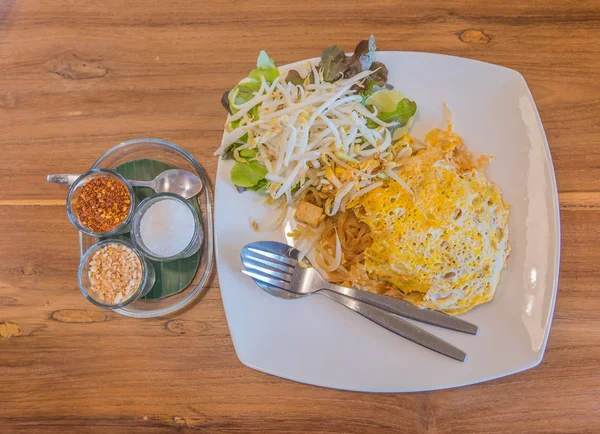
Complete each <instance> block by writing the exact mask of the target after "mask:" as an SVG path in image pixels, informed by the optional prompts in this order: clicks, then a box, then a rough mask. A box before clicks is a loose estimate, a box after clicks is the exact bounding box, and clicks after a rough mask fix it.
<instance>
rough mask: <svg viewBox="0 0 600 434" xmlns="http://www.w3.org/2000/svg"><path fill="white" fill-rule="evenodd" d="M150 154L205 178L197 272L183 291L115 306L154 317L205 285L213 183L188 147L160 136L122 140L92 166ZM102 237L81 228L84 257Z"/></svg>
mask: <svg viewBox="0 0 600 434" xmlns="http://www.w3.org/2000/svg"><path fill="white" fill-rule="evenodd" d="M143 158H150V159H154V160H159V161H163V162H165V163H168V164H170V165H172V166H174V167H176V168H178V169H184V170H188V171H190V172H192V173H195V174H197V175H198V177H199V178H200V179H201V180H202V183H203V189H202V191H201V192H200V194H198V196H197V197H196V198H197V200H198V207H199V209H200V215H199V218H200V224H201V226H202V231H203V233H204V237H202V238H203V239H202V243H201V244H202V246H201V248H200V262H199V264H198V270H197V271H196V275H195V276H194V278H193V279H192V281H191V283H190V284H189V285H188V286H187V287H186V288H185V289H184V290H183V291H181V292H179V293H177V294H174V295H172V296H170V297H166V298H163V299H159V300H144V299H142V298H139V299H137V300H135V301H134V302H132V303H130V304H128V305H127V306H124V307H122V308H118V309H115V312H118V313H120V314H122V315H125V316H129V317H134V318H152V317H156V316H162V315H167V314H169V313H171V312H174V311H176V310H178V309H181V308H182V307H184V306H186V305H187V304H189V303H190V302H191V301H192V300H193V299H194V298H195V297H196V296H198V294H200V293H201V292H202V289H203V288H204V287H205V286H206V283H207V282H208V278H209V277H210V274H211V271H212V267H213V261H214V254H213V251H214V244H213V243H214V242H213V211H212V202H211V195H210V185H209V181H208V178H207V176H206V174H205V173H204V170H203V169H202V167H200V164H198V162H197V161H196V159H195V158H194V157H193V156H192V155H191V154H190V153H189V152H187V151H186V150H185V149H183V148H181V147H179V146H177V145H176V144H174V143H170V142H167V141H164V140H159V139H135V140H128V141H126V142H123V143H120V144H118V145H117V146H115V147H113V148H112V149H109V150H108V151H106V152H105V153H104V154H103V155H102V156H101V157H100V158H98V160H97V161H96V162H95V163H94V165H93V166H92V168H93V169H99V168H105V169H112V168H114V167H116V166H118V165H120V164H123V163H126V162H128V161H132V160H138V159H143ZM98 241H99V239H98V237H96V236H88V235H86V234H84V233H83V232H81V231H80V232H79V251H80V255H81V256H82V257H83V255H84V254H85V252H86V251H87V250H88V249H89V248H90V247H91V246H92V245H94V244H95V243H96V242H98Z"/></svg>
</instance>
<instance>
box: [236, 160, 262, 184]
mask: <svg viewBox="0 0 600 434" xmlns="http://www.w3.org/2000/svg"><path fill="white" fill-rule="evenodd" d="M266 175H267V168H266V167H265V166H263V165H262V164H260V163H258V162H256V161H249V162H247V163H240V162H237V163H235V165H234V166H233V168H232V169H231V181H233V183H234V184H235V185H237V186H240V187H246V188H250V187H255V186H257V185H258V184H259V183H260V182H261V181H263V180H264V179H265V176H266Z"/></svg>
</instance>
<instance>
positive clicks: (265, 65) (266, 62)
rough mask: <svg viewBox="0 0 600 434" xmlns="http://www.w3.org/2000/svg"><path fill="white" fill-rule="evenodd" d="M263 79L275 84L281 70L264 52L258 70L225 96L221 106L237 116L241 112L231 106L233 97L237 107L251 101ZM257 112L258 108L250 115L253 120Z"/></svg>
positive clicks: (258, 63) (261, 54)
mask: <svg viewBox="0 0 600 434" xmlns="http://www.w3.org/2000/svg"><path fill="white" fill-rule="evenodd" d="M261 77H264V79H265V81H266V82H267V83H269V84H270V83H273V81H275V79H276V78H277V77H279V70H278V69H277V65H276V64H275V61H274V60H273V59H271V58H270V57H269V56H268V55H267V53H266V52H265V51H264V50H263V51H261V52H260V54H259V55H258V60H257V61H256V69H253V70H252V71H250V74H248V77H247V78H245V79H243V80H242V81H240V82H239V83H238V84H237V86H235V87H234V88H233V89H232V90H230V91H228V92H225V93H224V94H223V97H222V98H221V104H222V105H223V107H225V110H227V111H228V112H229V114H235V113H237V112H238V111H239V110H237V109H236V108H235V107H233V106H231V96H232V95H235V101H234V104H235V105H241V104H244V103H246V102H248V101H250V100H251V99H252V98H254V94H255V93H256V92H258V91H259V90H260V85H261V83H262V81H261ZM232 92H233V93H232ZM256 111H257V107H255V108H254V112H251V113H250V114H251V115H252V117H253V119H254V117H255V115H256ZM234 128H235V127H234Z"/></svg>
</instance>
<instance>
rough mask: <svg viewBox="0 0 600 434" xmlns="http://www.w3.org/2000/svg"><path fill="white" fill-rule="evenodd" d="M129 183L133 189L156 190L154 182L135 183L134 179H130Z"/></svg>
mask: <svg viewBox="0 0 600 434" xmlns="http://www.w3.org/2000/svg"><path fill="white" fill-rule="evenodd" d="M129 183H130V184H131V185H133V186H134V187H148V188H151V189H152V190H156V185H155V184H156V183H155V182H154V181H137V180H135V179H130V180H129Z"/></svg>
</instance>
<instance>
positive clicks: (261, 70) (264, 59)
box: [248, 50, 279, 90]
mask: <svg viewBox="0 0 600 434" xmlns="http://www.w3.org/2000/svg"><path fill="white" fill-rule="evenodd" d="M261 77H264V78H265V81H266V82H267V83H273V82H274V81H275V79H276V78H277V77H279V69H277V65H275V61H274V60H273V59H271V58H270V57H269V56H268V55H267V53H266V52H265V50H262V51H261V52H260V54H259V55H258V60H257V61H256V69H253V70H252V71H250V74H248V78H249V79H251V80H255V81H257V82H258V88H259V89H260V78H261ZM257 90H258V89H257Z"/></svg>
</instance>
